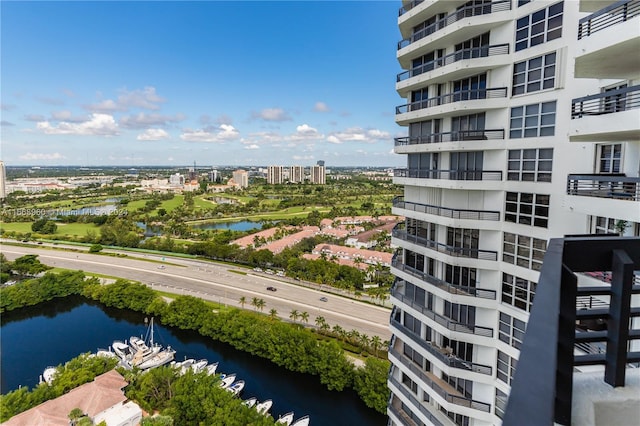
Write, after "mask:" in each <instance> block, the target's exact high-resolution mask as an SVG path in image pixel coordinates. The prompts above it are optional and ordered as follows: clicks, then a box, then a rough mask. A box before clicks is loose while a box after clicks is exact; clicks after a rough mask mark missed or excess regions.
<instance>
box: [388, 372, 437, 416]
mask: <svg viewBox="0 0 640 426" xmlns="http://www.w3.org/2000/svg"><path fill="white" fill-rule="evenodd" d="M389 382H390V383H391V384H393V385H394V386H395V387H396V388H398V390H399V391H400V393H402V395H404V397H405V398H407V399H408V400H409V401H411V403H412V404H413V405H414V406H415V407H416V408H417V409H418V410H420V412H421V413H422V414H424V415H425V416H427V418H428V419H429V420H430V421H432V422H433V424H434V425H438V426H443V424H442V423H441V422H440V421H439V420H438V419H437V418H436V417H435V416H434V415H433V414H432V413H431V412H430V411H429V410H428V409H427V407H425V406H424V405H423V404H422V403H421V402H420V401H418V398H416V396H415V395H414V394H412V393H411V391H410V390H409V389H407V388H406V387H405V386H403V385H402V384H401V383H400V382H399V381H398V380H397V379H395V378H393V377H389Z"/></svg>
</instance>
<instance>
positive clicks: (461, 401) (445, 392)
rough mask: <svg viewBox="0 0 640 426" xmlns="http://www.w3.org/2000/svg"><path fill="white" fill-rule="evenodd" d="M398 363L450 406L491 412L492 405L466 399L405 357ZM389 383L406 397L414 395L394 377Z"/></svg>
mask: <svg viewBox="0 0 640 426" xmlns="http://www.w3.org/2000/svg"><path fill="white" fill-rule="evenodd" d="M390 354H391V352H390ZM398 361H400V363H401V364H402V365H403V366H404V367H406V368H407V369H409V371H411V372H412V373H413V374H415V375H416V376H418V377H419V378H420V380H421V381H422V382H424V383H425V384H426V385H427V386H429V387H430V388H431V389H433V390H434V391H435V393H436V394H437V395H439V396H440V397H441V398H442V399H444V400H445V401H446V402H448V403H450V404H455V405H459V406H462V407H467V408H473V409H474V410H480V411H483V412H485V413H490V412H491V404H487V403H486V402H481V401H476V400H473V399H471V398H467V397H465V396H464V395H462V394H461V393H460V392H458V391H457V390H456V389H454V388H453V387H452V386H451V385H450V384H449V383H447V382H445V381H444V380H442V379H440V378H438V377H436V376H435V375H433V374H432V373H429V372H427V371H424V370H423V369H422V368H420V367H418V366H417V365H415V364H414V363H413V362H412V361H410V360H409V359H408V358H406V357H405V356H403V355H400V356H399V357H398ZM389 382H390V383H392V384H394V385H395V386H396V387H397V388H398V389H399V390H400V391H401V392H402V394H403V395H405V396H409V395H412V394H411V391H409V390H408V389H407V388H406V387H405V386H403V385H402V384H401V383H400V382H398V380H396V379H395V378H394V377H389ZM405 392H406V393H405ZM412 396H413V395H412ZM414 398H415V397H414ZM412 402H413V401H412ZM421 405H422V404H419V405H418V407H419V406H421Z"/></svg>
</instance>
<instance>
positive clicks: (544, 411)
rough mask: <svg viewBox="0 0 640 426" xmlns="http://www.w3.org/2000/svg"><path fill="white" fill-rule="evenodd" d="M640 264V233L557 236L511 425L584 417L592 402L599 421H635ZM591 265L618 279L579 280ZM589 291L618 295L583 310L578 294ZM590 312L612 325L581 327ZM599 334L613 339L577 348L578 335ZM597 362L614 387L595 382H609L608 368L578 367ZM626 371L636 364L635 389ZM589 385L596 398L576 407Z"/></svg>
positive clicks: (525, 346)
mask: <svg viewBox="0 0 640 426" xmlns="http://www.w3.org/2000/svg"><path fill="white" fill-rule="evenodd" d="M636 270H640V238H631V237H611V236H598V235H591V236H575V237H565V238H555V239H552V240H551V241H550V243H549V247H548V249H547V252H546V254H545V257H544V264H543V266H542V270H541V271H540V279H539V280H538V286H537V291H536V298H535V302H534V304H533V309H532V311H531V315H530V317H529V322H528V325H527V332H526V334H525V337H524V341H523V343H522V347H521V350H520V358H519V360H518V367H517V369H516V372H515V376H514V380H513V384H512V388H511V395H510V397H509V401H508V404H507V410H506V412H505V416H504V421H503V425H504V426H515V425H517V426H529V425H530V426H534V425H551V424H560V425H570V424H585V422H584V421H582V422H581V421H580V420H578V419H576V417H574V416H573V415H574V414H576V416H581V417H582V419H583V420H584V414H585V413H584V411H589V410H592V412H593V411H595V413H594V416H595V418H599V420H600V421H599V422H598V424H625V423H628V422H629V421H631V423H633V420H632V419H633V418H634V417H630V416H637V407H638V405H637V404H638V395H639V393H638V388H637V387H636V388H635V389H634V388H633V386H634V383H635V384H636V386H637V383H638V380H637V374H636V373H635V371H636V369H630V368H628V364H629V363H638V362H640V352H637V343H636V342H634V341H637V340H639V339H640V329H638V323H637V320H636V321H633V322H632V321H631V320H632V319H633V318H638V317H640V308H639V307H637V303H638V302H637V300H636V301H635V302H634V299H635V298H637V297H638V296H637V295H638V294H640V288H638V287H637V286H634V281H633V276H634V275H633V274H634V271H636ZM590 271H611V273H612V279H611V284H610V285H604V286H600V287H588V286H580V285H579V282H578V277H577V275H576V274H577V273H582V272H590ZM588 295H606V296H607V297H609V298H610V300H611V302H610V304H609V306H608V307H607V308H605V309H601V308H598V309H591V310H587V311H582V310H577V309H576V300H577V298H578V297H584V296H588ZM633 304H635V305H636V306H633ZM584 319H589V320H591V321H592V323H598V322H600V323H603V324H606V330H604V331H602V330H601V331H597V330H595V329H592V330H589V331H579V330H577V327H576V325H577V320H584ZM594 320H595V321H594ZM597 341H600V342H606V346H604V347H606V351H605V353H597V354H584V355H583V354H576V353H575V351H574V347H575V344H576V343H583V342H597ZM634 350H635V352H634ZM593 365H604V375H603V376H604V382H606V383H607V384H609V385H610V386H612V387H613V388H615V389H612V388H610V387H603V386H600V387H597V388H596V384H597V383H596V381H597V382H598V383H602V375H599V377H594V376H593V375H592V373H591V374H589V373H585V372H579V371H576V369H575V367H576V366H593ZM627 371H629V372H631V371H633V372H634V373H633V375H632V377H631V379H632V380H631V383H630V386H631V387H632V388H631V389H625V388H626V387H627V385H628V383H627V380H626V379H627V377H626V373H627ZM600 374H602V373H600ZM585 375H588V376H590V377H586V376H585ZM633 376H636V377H633ZM583 378H593V379H595V381H593V380H592V381H591V382H590V383H589V384H590V389H585V388H580V387H577V388H576V387H574V381H575V382H578V383H584V382H583V381H582V379H583ZM576 389H578V390H579V391H581V392H580V393H581V395H580V396H578V395H575V394H574V391H575V390H576ZM590 390H591V391H593V392H594V394H597V398H593V399H592V400H591V401H589V402H590V403H589V404H583V405H582V409H581V410H573V408H574V405H576V404H577V403H579V402H580V398H586V397H587V394H589V393H590V392H589V391H590ZM625 390H626V393H625ZM607 394H608V395H607ZM625 396H627V397H628V398H629V399H628V400H627V401H626V404H620V403H619V402H620V401H621V400H624V399H625ZM614 400H617V402H618V403H616V402H615V401H614ZM585 405H588V409H587V407H586V406H585ZM591 418H592V419H593V416H592V417H591ZM613 418H615V421H614V420H613ZM635 418H636V420H637V417H635Z"/></svg>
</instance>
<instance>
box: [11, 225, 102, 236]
mask: <svg viewBox="0 0 640 426" xmlns="http://www.w3.org/2000/svg"><path fill="white" fill-rule="evenodd" d="M32 223H33V222H3V223H0V229H4V231H5V232H8V231H14V232H20V233H22V234H26V233H27V232H32V231H31V224H32ZM56 225H57V226H58V230H57V231H56V233H55V235H73V236H80V237H84V236H85V235H87V231H88V230H93V231H94V232H95V233H96V234H98V233H99V232H100V227H98V226H96V225H95V224H93V223H56Z"/></svg>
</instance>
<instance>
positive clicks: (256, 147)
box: [244, 144, 260, 149]
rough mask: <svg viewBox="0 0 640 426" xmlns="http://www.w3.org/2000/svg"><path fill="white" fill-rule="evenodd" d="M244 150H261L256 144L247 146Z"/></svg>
mask: <svg viewBox="0 0 640 426" xmlns="http://www.w3.org/2000/svg"><path fill="white" fill-rule="evenodd" d="M244 149H260V147H259V146H258V145H256V144H251V145H247V146H245V147H244Z"/></svg>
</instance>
